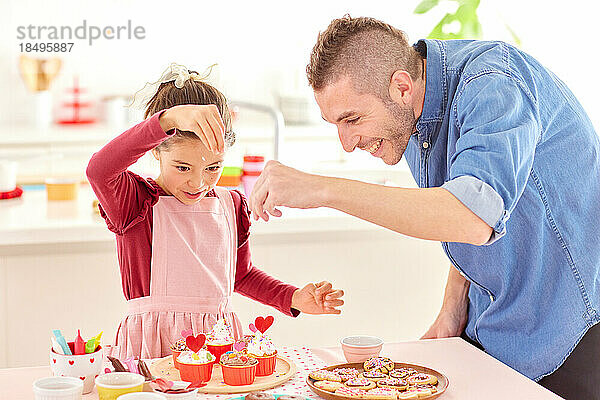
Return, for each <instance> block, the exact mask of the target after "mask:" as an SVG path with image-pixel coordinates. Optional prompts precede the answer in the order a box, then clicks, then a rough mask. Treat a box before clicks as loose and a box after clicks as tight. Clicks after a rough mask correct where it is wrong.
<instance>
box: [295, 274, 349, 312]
mask: <svg viewBox="0 0 600 400" xmlns="http://www.w3.org/2000/svg"><path fill="white" fill-rule="evenodd" d="M343 295H344V291H343V290H334V289H333V286H332V285H331V283H329V282H326V281H323V282H319V283H317V284H314V283H309V284H308V285H306V286H304V287H303V288H302V289H297V290H296V291H295V292H294V294H293V295H292V307H293V308H295V309H296V310H299V311H301V312H303V313H306V314H340V313H341V312H342V311H341V310H339V309H338V308H339V307H341V306H342V305H344V300H342V299H341V297H342V296H343Z"/></svg>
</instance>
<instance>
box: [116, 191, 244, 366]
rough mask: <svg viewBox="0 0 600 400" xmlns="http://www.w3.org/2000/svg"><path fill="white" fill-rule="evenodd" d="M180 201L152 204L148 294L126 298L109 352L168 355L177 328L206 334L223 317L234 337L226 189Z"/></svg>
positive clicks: (233, 236) (232, 249)
mask: <svg viewBox="0 0 600 400" xmlns="http://www.w3.org/2000/svg"><path fill="white" fill-rule="evenodd" d="M215 192H216V194H217V197H205V198H203V199H201V200H199V201H198V202H197V203H195V204H193V205H185V204H183V203H181V202H180V201H179V200H177V199H176V198H175V197H172V196H165V197H160V198H159V200H158V202H157V203H156V204H155V205H154V207H153V224H152V263H151V273H150V296H146V297H141V298H136V299H131V300H129V301H128V302H127V303H128V308H129V310H128V315H127V316H126V317H125V319H124V320H123V321H122V322H121V325H120V326H119V329H118V331H117V340H116V346H115V347H114V350H113V351H112V353H113V355H114V356H117V357H119V358H121V359H123V358H126V357H131V356H134V357H140V358H146V359H147V358H157V357H164V356H167V355H169V354H171V350H170V346H171V344H172V343H174V342H175V341H177V340H178V339H180V338H181V331H182V330H184V329H193V331H194V334H198V333H201V332H205V333H208V332H210V331H211V329H212V327H213V325H214V324H215V323H216V322H217V318H225V319H226V320H227V322H228V323H229V325H230V326H231V327H232V330H233V334H234V337H235V338H236V339H237V338H240V337H241V336H242V326H241V324H240V321H239V319H238V317H237V316H236V315H235V313H234V312H233V309H232V306H231V296H232V295H233V286H234V282H235V266H236V259H237V224H236V217H235V208H234V205H233V199H232V197H231V194H230V193H229V191H227V190H226V189H222V188H219V187H216V188H215Z"/></svg>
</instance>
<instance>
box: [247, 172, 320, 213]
mask: <svg viewBox="0 0 600 400" xmlns="http://www.w3.org/2000/svg"><path fill="white" fill-rule="evenodd" d="M326 179H327V178H326V177H323V176H318V175H312V174H307V173H305V172H301V171H298V170H297V169H294V168H290V167H288V166H286V165H283V164H282V163H280V162H277V161H269V162H268V163H267V165H265V168H264V170H263V172H262V174H261V175H260V177H259V178H258V180H257V181H256V183H255V184H254V189H253V190H252V194H250V200H249V201H250V210H251V211H252V214H253V215H254V219H255V220H258V219H259V218H262V219H264V220H265V221H268V220H269V214H271V215H273V216H276V217H281V211H280V210H278V209H277V208H276V207H278V206H284V207H293V208H316V207H320V206H321V205H322V201H321V199H320V196H321V195H322V193H321V192H322V191H321V189H320V188H321V186H320V185H322V184H323V183H324V180H326Z"/></svg>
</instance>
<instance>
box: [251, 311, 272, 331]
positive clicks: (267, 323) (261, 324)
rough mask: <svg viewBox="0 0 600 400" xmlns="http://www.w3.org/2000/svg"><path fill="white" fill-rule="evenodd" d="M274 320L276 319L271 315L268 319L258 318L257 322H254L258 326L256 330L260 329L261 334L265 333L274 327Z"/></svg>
mask: <svg viewBox="0 0 600 400" xmlns="http://www.w3.org/2000/svg"><path fill="white" fill-rule="evenodd" d="M274 320H275V318H273V316H271V315H269V316H268V317H267V318H263V317H256V320H254V326H256V329H258V330H259V331H260V333H265V332H266V331H267V329H269V328H270V327H271V325H273V321H274Z"/></svg>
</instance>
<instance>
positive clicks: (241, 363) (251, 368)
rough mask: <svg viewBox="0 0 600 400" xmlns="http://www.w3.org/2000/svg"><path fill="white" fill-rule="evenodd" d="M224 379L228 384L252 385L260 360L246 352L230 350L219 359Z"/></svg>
mask: <svg viewBox="0 0 600 400" xmlns="http://www.w3.org/2000/svg"><path fill="white" fill-rule="evenodd" d="M219 364H221V369H222V371H223V380H224V381H225V383H226V384H227V385H231V386H240V385H251V384H252V383H253V382H254V378H255V377H256V367H257V366H258V360H257V359H256V358H254V357H252V356H249V355H247V354H245V353H244V352H233V351H228V352H227V353H225V354H223V355H221V359H220V360H219Z"/></svg>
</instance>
